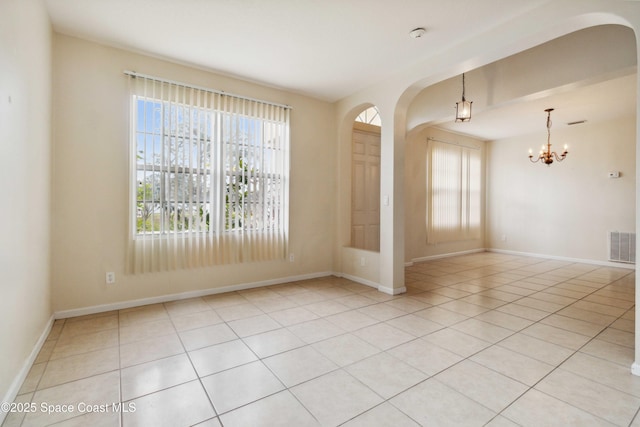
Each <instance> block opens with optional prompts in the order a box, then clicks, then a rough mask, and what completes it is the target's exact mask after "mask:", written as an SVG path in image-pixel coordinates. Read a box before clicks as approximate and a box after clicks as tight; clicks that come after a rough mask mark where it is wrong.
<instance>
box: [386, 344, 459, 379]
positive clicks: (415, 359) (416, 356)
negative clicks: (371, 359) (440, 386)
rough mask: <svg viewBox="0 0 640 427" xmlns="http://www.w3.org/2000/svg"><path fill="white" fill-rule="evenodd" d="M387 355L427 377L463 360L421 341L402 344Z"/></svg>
mask: <svg viewBox="0 0 640 427" xmlns="http://www.w3.org/2000/svg"><path fill="white" fill-rule="evenodd" d="M388 353H389V354H391V355H392V356H394V357H396V358H398V359H399V360H402V361H403V362H405V363H407V364H408V365H410V366H413V367H414V368H416V369H419V370H420V371H422V372H424V373H425V374H427V375H435V374H437V373H438V372H440V371H442V370H444V369H446V368H448V367H450V366H452V365H454V364H456V363H458V362H459V361H461V360H462V359H463V358H462V356H459V355H457V354H455V353H452V352H450V351H448V350H445V349H444V348H441V347H438V346H437V345H435V344H433V343H430V342H428V341H426V340H423V339H418V340H414V341H411V342H408V343H406V344H402V345H400V346H398V347H395V348H393V349H391V350H389V351H388Z"/></svg>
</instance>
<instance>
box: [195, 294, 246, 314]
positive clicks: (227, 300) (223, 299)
mask: <svg viewBox="0 0 640 427" xmlns="http://www.w3.org/2000/svg"><path fill="white" fill-rule="evenodd" d="M202 299H203V300H204V302H206V303H207V305H209V307H212V308H213V309H214V310H216V309H218V308H222V307H231V306H233V305H241V304H247V303H248V302H249V301H248V300H247V299H246V298H245V297H243V296H242V295H240V294H237V293H235V292H227V293H224V294H216V295H208V296H206V297H203V298H202Z"/></svg>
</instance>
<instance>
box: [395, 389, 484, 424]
mask: <svg viewBox="0 0 640 427" xmlns="http://www.w3.org/2000/svg"><path fill="white" fill-rule="evenodd" d="M390 402H391V404H393V405H394V406H395V407H396V408H398V409H400V410H401V411H402V412H404V413H405V414H407V415H408V416H410V417H411V418H412V419H414V420H415V421H417V422H418V423H419V424H421V425H424V426H431V425H433V426H438V427H449V426H451V427H457V426H482V425H484V424H486V423H487V422H488V421H489V420H491V419H492V418H493V417H494V416H495V415H496V414H495V413H494V412H492V411H490V410H489V409H487V408H486V407H484V406H482V405H480V404H479V403H476V402H474V401H473V400H471V399H469V398H468V397H466V396H464V395H463V394H461V393H458V392H457V391H455V390H453V389H452V388H449V387H447V386H446V385H444V384H443V383H441V382H440V381H437V380H435V379H429V380H427V381H424V382H422V383H420V384H418V385H417V386H415V387H413V388H411V389H409V390H407V391H405V392H404V393H402V394H400V395H398V396H396V397H394V398H393V399H391V401H390ZM442 408H455V410H444V411H443V410H442Z"/></svg>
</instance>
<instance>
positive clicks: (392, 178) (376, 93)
mask: <svg viewBox="0 0 640 427" xmlns="http://www.w3.org/2000/svg"><path fill="white" fill-rule="evenodd" d="M606 24H618V25H624V26H628V27H630V28H632V29H633V30H634V31H635V33H636V34H637V33H638V30H639V29H640V4H638V3H636V2H632V1H615V2H611V1H607V0H567V1H561V2H549V3H547V4H545V5H544V6H543V7H539V8H536V9H532V10H530V11H528V12H527V13H525V14H523V15H521V16H518V17H514V18H513V19H511V20H509V21H508V22H505V23H503V24H502V25H500V26H497V27H495V28H493V29H491V30H489V31H487V32H485V33H483V34H481V35H476V36H474V37H473V38H471V39H469V40H467V41H465V42H463V43H461V44H459V45H457V46H455V47H454V48H450V49H447V50H444V51H442V52H439V53H438V54H436V55H434V56H432V57H430V58H429V59H427V60H424V61H421V62H418V63H416V64H415V65H414V66H413V67H410V68H409V69H405V70H402V71H400V72H398V73H396V74H395V75H393V76H390V77H389V78H387V79H385V81H382V82H380V83H379V84H377V85H373V86H371V87H369V88H366V89H364V90H362V91H359V92H358V93H355V94H353V95H351V96H349V97H347V98H344V99H342V100H341V101H339V102H337V103H336V114H337V123H338V132H339V134H338V135H337V136H338V143H339V144H340V146H341V147H343V146H344V144H345V143H346V142H347V141H349V132H350V128H351V125H352V121H353V118H354V117H355V116H354V115H353V114H354V109H356V107H357V106H360V105H367V104H373V105H376V107H377V108H378V109H379V110H380V115H381V117H382V123H383V126H382V135H381V143H382V154H381V162H382V164H381V185H380V187H381V210H380V220H381V225H380V227H381V230H380V246H381V248H380V264H379V289H380V290H382V291H385V292H389V293H401V292H403V291H404V290H405V288H404V265H405V262H406V261H407V260H405V235H404V233H405V218H404V209H405V207H404V206H405V201H404V177H405V170H404V168H405V144H406V137H407V128H408V127H409V122H408V120H409V116H408V111H409V107H410V105H411V103H412V102H413V101H414V99H415V98H416V96H417V95H418V94H419V93H420V92H421V91H422V90H423V89H424V88H426V87H429V86H432V85H434V84H436V83H439V82H442V81H445V80H447V79H450V78H453V77H455V76H458V75H460V74H461V73H462V72H466V71H469V70H473V69H476V68H479V67H482V66H484V65H487V64H490V63H492V62H495V61H497V60H500V59H503V58H506V57H509V56H511V55H514V54H517V53H519V52H522V51H524V50H526V49H530V48H533V47H535V46H538V45H540V44H543V43H545V42H548V41H550V40H553V39H555V38H558V37H560V36H563V35H566V34H569V33H572V32H575V31H578V30H581V29H584V28H588V27H591V26H596V25H606ZM349 115H352V116H351V117H349ZM411 125H412V126H414V123H411ZM347 129H349V131H347ZM345 136H346V137H345ZM339 151H340V152H342V148H341V149H340V150H339ZM638 151H640V150H636V153H638ZM339 157H340V158H339V159H338V161H339V165H340V166H339V169H341V170H342V163H343V156H342V155H341V154H340V155H339ZM639 161H640V160H639ZM342 178H344V177H343V176H340V177H339V179H342ZM339 182H340V181H339ZM638 199H640V198H639V197H636V200H638ZM385 202H387V203H385ZM337 209H338V214H337V218H338V221H339V226H338V227H337V233H338V236H337V239H336V242H337V245H336V248H335V253H336V257H335V258H334V259H336V260H338V259H340V258H341V257H340V253H341V250H342V246H343V245H342V243H343V242H344V241H345V239H346V238H347V237H346V236H347V235H348V234H345V231H344V230H345V229H346V228H348V227H345V226H344V218H345V216H344V214H341V212H343V210H344V206H342V203H337ZM636 221H638V220H637V219H636ZM637 226H638V223H636V228H637ZM347 233H348V231H347ZM338 264H339V263H338ZM336 268H337V270H338V271H339V270H340V268H341V266H340V265H336Z"/></svg>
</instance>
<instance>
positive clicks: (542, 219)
mask: <svg viewBox="0 0 640 427" xmlns="http://www.w3.org/2000/svg"><path fill="white" fill-rule="evenodd" d="M631 113H632V114H633V112H631ZM635 133H636V121H635V118H634V117H631V118H626V119H619V120H615V121H609V122H602V123H589V122H587V123H585V124H582V125H576V126H572V127H566V126H565V127H563V128H558V129H552V131H551V143H552V144H553V145H552V149H555V150H560V151H561V150H562V146H563V145H564V144H565V143H566V144H568V145H569V155H568V157H567V159H566V160H565V161H564V162H563V163H560V164H558V163H553V164H552V165H551V166H550V167H547V166H544V165H540V164H539V163H538V164H532V163H530V162H529V160H528V158H527V155H528V150H529V148H532V149H533V150H534V152H537V151H539V147H540V146H541V145H542V144H543V143H545V141H546V131H545V130H544V129H542V130H541V132H539V133H537V134H535V135H529V136H524V137H519V138H513V139H508V140H501V141H494V142H491V143H489V148H488V155H487V158H488V173H487V176H488V184H487V191H488V198H487V199H488V209H487V218H488V223H487V235H488V239H487V245H488V246H489V247H491V248H496V249H504V250H511V251H519V252H528V253H534V254H544V255H552V256H558V257H568V258H576V259H584V260H594V261H606V260H607V240H606V239H607V231H616V230H617V231H632V232H633V231H635V197H636V186H635V177H636V163H635V139H636V136H635ZM610 171H619V172H620V173H621V177H620V178H619V179H610V178H608V177H607V173H608V172H610ZM503 236H504V237H505V238H506V241H503V240H502V237H503Z"/></svg>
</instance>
